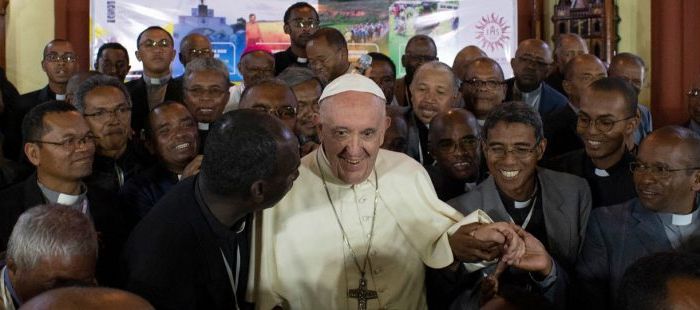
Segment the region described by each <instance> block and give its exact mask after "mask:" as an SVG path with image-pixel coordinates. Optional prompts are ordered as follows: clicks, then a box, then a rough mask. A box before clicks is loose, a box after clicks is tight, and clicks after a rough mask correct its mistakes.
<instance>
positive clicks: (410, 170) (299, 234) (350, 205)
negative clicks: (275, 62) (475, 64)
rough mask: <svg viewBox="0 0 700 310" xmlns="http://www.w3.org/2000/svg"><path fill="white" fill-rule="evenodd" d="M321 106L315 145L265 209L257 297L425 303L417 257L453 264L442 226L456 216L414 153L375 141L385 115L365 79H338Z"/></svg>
mask: <svg viewBox="0 0 700 310" xmlns="http://www.w3.org/2000/svg"><path fill="white" fill-rule="evenodd" d="M320 112H321V132H320V133H321V142H322V145H321V147H319V148H318V149H316V150H315V151H313V152H311V153H310V154H309V155H307V156H306V157H304V158H303V159H302V163H301V167H300V169H299V170H300V171H299V173H300V175H299V179H298V180H297V183H296V184H295V185H294V187H293V188H292V190H291V191H290V192H289V193H288V194H287V195H286V196H285V197H284V198H283V199H282V201H280V203H279V204H278V206H277V207H275V208H272V209H268V210H265V212H264V214H263V227H262V231H263V232H262V233H263V234H262V247H263V248H262V254H261V257H262V261H261V262H260V264H261V265H260V268H261V277H260V283H259V287H260V291H259V292H258V300H257V305H258V306H259V307H261V309H270V308H272V307H274V306H275V305H279V306H282V307H284V308H287V309H337V308H358V307H359V309H377V308H382V307H386V308H392V309H424V308H425V305H426V301H425V294H424V282H423V279H424V265H428V266H430V267H433V268H444V267H447V266H448V265H450V264H451V263H452V262H453V253H452V251H451V248H450V241H449V240H448V236H447V232H446V231H447V229H448V228H449V227H450V226H451V225H453V224H454V223H455V221H457V220H459V219H461V215H460V214H459V213H458V212H457V211H455V210H454V209H452V208H450V207H449V206H448V205H446V204H444V203H443V202H442V201H440V200H439V199H438V198H437V196H436V195H435V192H434V191H433V188H432V185H431V184H430V179H429V177H428V175H427V173H426V172H425V170H424V169H423V168H422V167H421V166H420V165H419V164H418V163H417V162H416V161H414V160H412V159H410V158H409V157H407V156H405V155H403V154H400V153H396V152H390V151H386V150H381V149H380V148H379V146H380V145H381V144H382V140H383V137H384V132H385V130H386V128H387V127H388V125H389V120H388V119H387V117H386V114H385V99H384V93H383V92H382V90H381V89H380V88H379V87H378V86H377V85H376V83H374V82H373V81H372V80H371V79H369V78H366V77H364V76H361V75H359V74H346V75H343V76H341V77H339V78H337V79H335V80H334V81H333V82H331V83H330V84H329V85H328V86H326V88H325V89H324V91H323V94H322V95H321V111H320ZM281 270H284V271H285V272H280V271H281Z"/></svg>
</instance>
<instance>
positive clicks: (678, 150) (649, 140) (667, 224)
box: [576, 126, 700, 309]
mask: <svg viewBox="0 0 700 310" xmlns="http://www.w3.org/2000/svg"><path fill="white" fill-rule="evenodd" d="M627 169H630V170H632V172H633V174H634V186H635V188H636V191H637V193H638V194H639V197H638V198H635V199H633V200H630V201H627V202H625V203H622V204H618V205H615V206H611V207H607V208H600V209H597V210H594V211H593V212H592V213H591V219H590V221H589V226H588V231H587V233H586V240H585V242H584V245H583V251H582V254H581V258H580V259H579V262H578V264H577V266H576V273H577V275H578V280H579V285H580V286H581V287H580V289H579V290H578V292H580V299H579V300H578V301H577V302H578V303H579V304H580V305H581V306H582V309H606V308H608V309H614V308H613V306H614V302H615V300H616V297H617V296H616V295H617V291H618V287H619V285H620V280H621V278H622V275H623V273H624V272H625V270H626V269H627V267H629V266H630V265H631V264H632V263H634V262H635V261H636V260H637V259H639V258H641V257H644V256H648V255H651V254H654V253H657V252H666V251H684V250H687V249H693V248H695V249H697V248H698V240H700V239H698V238H699V237H700V211H699V210H700V201H699V200H698V193H699V192H700V136H698V134H696V133H694V132H692V131H691V130H689V129H687V128H682V127H677V126H669V127H664V128H661V129H658V130H655V131H653V132H652V133H651V134H650V135H649V136H647V137H646V138H645V139H644V140H643V141H642V144H641V145H640V147H639V153H638V157H637V160H636V161H635V162H633V163H632V164H631V165H629V166H628V167H627Z"/></svg>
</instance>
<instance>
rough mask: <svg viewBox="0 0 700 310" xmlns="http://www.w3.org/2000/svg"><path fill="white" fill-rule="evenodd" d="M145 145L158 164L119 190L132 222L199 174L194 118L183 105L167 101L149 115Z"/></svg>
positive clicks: (200, 157) (197, 144)
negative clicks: (173, 190) (184, 182)
mask: <svg viewBox="0 0 700 310" xmlns="http://www.w3.org/2000/svg"><path fill="white" fill-rule="evenodd" d="M148 125H149V126H148V127H146V146H147V147H148V148H149V150H150V151H151V152H152V153H154V155H155V156H156V157H157V158H158V162H157V163H156V164H155V165H153V166H151V167H150V168H148V169H146V170H144V171H143V172H141V173H139V174H138V175H136V176H134V177H133V178H131V180H129V182H126V183H125V184H124V186H123V187H122V189H121V191H120V198H121V201H122V204H123V209H124V210H125V211H126V212H127V216H128V219H129V220H130V221H131V222H132V223H137V222H138V221H139V220H141V219H142V218H143V217H144V216H145V215H146V213H148V211H150V210H151V208H153V206H154V205H155V204H156V203H157V202H158V200H160V198H162V197H163V196H164V195H165V194H166V193H167V192H168V191H169V190H170V188H172V187H173V186H174V185H175V184H177V182H178V181H180V180H182V179H185V178H187V177H189V176H191V175H194V174H196V173H198V172H199V166H200V164H201V163H202V156H197V153H198V150H199V135H198V134H197V126H196V121H195V120H194V117H193V116H192V114H190V112H189V111H188V110H187V107H185V106H184V105H183V104H182V103H179V102H176V101H166V102H163V103H161V104H159V105H157V106H156V107H155V108H154V109H153V110H151V113H149V115H148Z"/></svg>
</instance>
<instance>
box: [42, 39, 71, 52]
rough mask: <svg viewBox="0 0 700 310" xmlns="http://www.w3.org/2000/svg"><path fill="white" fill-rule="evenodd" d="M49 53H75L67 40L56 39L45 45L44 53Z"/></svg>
mask: <svg viewBox="0 0 700 310" xmlns="http://www.w3.org/2000/svg"><path fill="white" fill-rule="evenodd" d="M49 53H75V51H74V50H73V45H72V44H71V43H70V42H68V41H57V42H53V43H50V44H49V45H47V46H46V54H49Z"/></svg>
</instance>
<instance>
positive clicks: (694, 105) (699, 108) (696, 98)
mask: <svg viewBox="0 0 700 310" xmlns="http://www.w3.org/2000/svg"><path fill="white" fill-rule="evenodd" d="M688 115H689V116H690V119H689V120H688V123H686V124H685V127H687V128H689V129H690V130H692V131H694V132H696V133H698V134H700V76H698V78H697V79H696V81H695V83H694V84H693V87H692V88H691V89H690V90H689V91H688Z"/></svg>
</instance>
